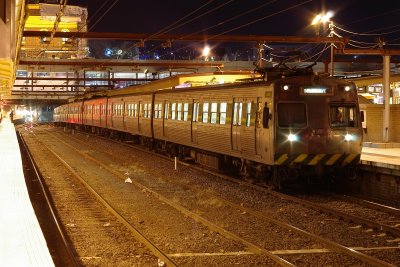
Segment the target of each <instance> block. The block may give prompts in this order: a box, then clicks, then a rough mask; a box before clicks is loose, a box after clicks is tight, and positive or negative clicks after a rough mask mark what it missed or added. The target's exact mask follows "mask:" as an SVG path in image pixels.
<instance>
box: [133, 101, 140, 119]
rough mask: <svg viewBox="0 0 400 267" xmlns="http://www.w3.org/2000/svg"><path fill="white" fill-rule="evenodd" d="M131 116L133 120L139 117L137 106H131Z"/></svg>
mask: <svg viewBox="0 0 400 267" xmlns="http://www.w3.org/2000/svg"><path fill="white" fill-rule="evenodd" d="M133 116H134V117H135V118H137V117H138V116H139V110H138V104H133Z"/></svg>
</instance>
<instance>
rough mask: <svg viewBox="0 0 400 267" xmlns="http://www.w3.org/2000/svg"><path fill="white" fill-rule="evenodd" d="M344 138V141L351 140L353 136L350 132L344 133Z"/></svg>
mask: <svg viewBox="0 0 400 267" xmlns="http://www.w3.org/2000/svg"><path fill="white" fill-rule="evenodd" d="M344 140H346V141H351V140H353V136H352V135H351V134H346V135H345V136H344Z"/></svg>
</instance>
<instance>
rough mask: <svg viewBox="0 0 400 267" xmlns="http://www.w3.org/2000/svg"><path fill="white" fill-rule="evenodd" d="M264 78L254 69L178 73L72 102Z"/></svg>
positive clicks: (90, 95) (97, 93) (96, 93)
mask: <svg viewBox="0 0 400 267" xmlns="http://www.w3.org/2000/svg"><path fill="white" fill-rule="evenodd" d="M254 79H262V76H261V75H260V74H256V73H254V72H252V71H235V72H233V71H228V72H225V71H218V72H210V73H191V74H178V75H175V76H170V77H167V78H164V79H160V80H157V81H153V82H149V83H146V84H141V85H136V86H129V87H125V88H122V89H115V90H112V91H101V92H95V93H89V94H85V95H84V96H81V97H77V98H74V99H71V101H70V102H73V101H74V100H80V99H90V98H96V97H104V96H119V95H126V94H134V93H146V92H148V93H152V92H155V91H158V90H169V89H174V88H189V87H198V86H205V85H217V84H226V83H231V84H233V83H240V82H244V81H249V80H254Z"/></svg>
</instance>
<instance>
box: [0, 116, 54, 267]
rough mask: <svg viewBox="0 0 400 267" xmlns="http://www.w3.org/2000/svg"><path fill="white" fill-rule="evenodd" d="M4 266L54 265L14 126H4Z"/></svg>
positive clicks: (0, 135) (0, 177)
mask: <svg viewBox="0 0 400 267" xmlns="http://www.w3.org/2000/svg"><path fill="white" fill-rule="evenodd" d="M0 151H1V152H0V170H1V174H0V216H1V217H0V218H1V219H0V266H29V267H31V266H38V267H39V266H40V267H43V266H44V267H47V266H54V262H53V259H52V257H51V255H50V251H49V249H48V247H47V244H46V240H45V238H44V235H43V232H42V230H41V228H40V225H39V222H38V220H37V217H36V215H35V211H34V209H33V207H32V204H31V201H30V198H29V195H28V190H27V187H26V183H25V178H24V173H23V168H22V160H21V154H20V149H19V146H18V141H17V135H16V133H15V128H14V125H13V124H12V123H11V122H10V121H9V119H8V118H4V119H3V120H2V122H1V123H0Z"/></svg>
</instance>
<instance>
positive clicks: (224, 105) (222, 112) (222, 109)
mask: <svg viewBox="0 0 400 267" xmlns="http://www.w3.org/2000/svg"><path fill="white" fill-rule="evenodd" d="M226 108H227V103H226V102H223V103H221V104H220V105H219V124H225V123H226Z"/></svg>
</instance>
